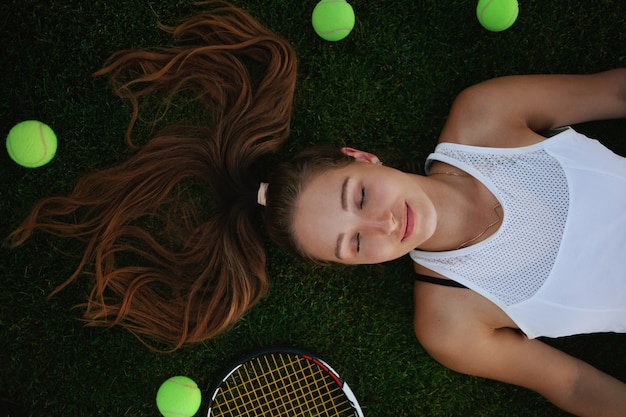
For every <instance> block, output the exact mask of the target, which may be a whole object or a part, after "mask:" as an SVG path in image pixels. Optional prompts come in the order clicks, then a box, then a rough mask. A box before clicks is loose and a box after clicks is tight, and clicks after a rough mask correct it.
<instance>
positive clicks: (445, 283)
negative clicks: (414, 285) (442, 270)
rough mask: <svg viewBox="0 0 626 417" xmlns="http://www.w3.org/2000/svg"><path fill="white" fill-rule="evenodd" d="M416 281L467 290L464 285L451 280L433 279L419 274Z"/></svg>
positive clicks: (416, 275)
mask: <svg viewBox="0 0 626 417" xmlns="http://www.w3.org/2000/svg"><path fill="white" fill-rule="evenodd" d="M414 277H415V281H422V282H428V283H429V284H436V285H443V286H446V287H455V288H467V287H466V286H465V285H463V284H459V283H458V282H456V281H452V280H451V279H443V278H436V277H431V276H429V275H422V274H418V273H417V272H416V273H415V275H414Z"/></svg>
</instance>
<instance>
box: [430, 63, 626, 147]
mask: <svg viewBox="0 0 626 417" xmlns="http://www.w3.org/2000/svg"><path fill="white" fill-rule="evenodd" d="M622 117H626V68H621V69H615V70H610V71H605V72H601V73H597V74H591V75H519V76H509V77H501V78H494V79H492V80H489V81H485V82H483V83H480V84H477V85H475V86H472V87H469V88H467V89H466V90H464V91H463V92H461V94H459V96H458V97H457V99H456V100H455V102H454V104H453V105H452V109H451V110H450V115H449V117H448V121H447V122H446V125H445V126H444V128H443V130H442V133H441V136H440V141H442V142H457V143H464V144H468V145H477V146H492V147H514V146H523V145H528V144H532V143H535V142H538V141H540V140H542V138H541V136H539V135H537V134H536V133H535V132H538V131H541V130H544V129H550V128H556V127H562V126H567V125H571V124H576V123H582V122H587V121H592V120H604V119H616V118H622Z"/></svg>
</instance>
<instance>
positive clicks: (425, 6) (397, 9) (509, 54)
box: [0, 0, 626, 417]
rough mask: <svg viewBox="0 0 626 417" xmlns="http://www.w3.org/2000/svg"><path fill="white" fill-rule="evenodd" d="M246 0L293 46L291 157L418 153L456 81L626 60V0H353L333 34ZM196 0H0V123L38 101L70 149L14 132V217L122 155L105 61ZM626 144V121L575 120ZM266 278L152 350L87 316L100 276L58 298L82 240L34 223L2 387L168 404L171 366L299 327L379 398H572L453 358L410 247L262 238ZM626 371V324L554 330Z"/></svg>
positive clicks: (11, 306) (507, 406) (615, 370)
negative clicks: (498, 2) (433, 322)
mask: <svg viewBox="0 0 626 417" xmlns="http://www.w3.org/2000/svg"><path fill="white" fill-rule="evenodd" d="M235 3H236V4H237V5H239V6H241V7H243V8H245V9H246V10H248V11H249V12H250V13H252V14H253V15H254V16H255V17H256V18H257V19H258V20H260V21H261V22H262V23H264V24H265V25H266V26H268V27H270V28H271V29H273V30H274V31H276V32H278V33H280V34H281V35H283V36H285V37H286V38H288V39H289V40H290V41H291V42H292V43H293V45H294V46H295V48H296V50H297V52H298V55H299V65H300V67H299V68H300V69H299V83H298V89H297V95H296V107H295V113H294V119H293V135H292V139H291V141H290V142H289V143H288V144H287V146H286V147H285V149H284V151H282V152H281V155H280V156H281V157H282V156H286V155H289V154H292V153H293V152H294V151H295V150H298V149H301V148H304V147H306V146H309V145H311V144H319V143H324V142H329V143H332V144H336V145H338V146H339V145H343V144H350V145H353V146H356V147H360V148H363V149H366V150H370V151H373V152H375V153H381V154H382V155H385V156H388V158H393V157H394V155H395V156H396V157H397V156H403V157H406V158H407V159H409V160H413V161H416V162H417V164H416V165H417V166H418V167H419V166H421V161H422V160H423V159H424V157H425V156H426V155H427V154H428V153H429V152H430V151H431V149H432V147H433V144H434V143H435V141H436V139H437V134H438V132H439V130H440V129H441V127H442V125H443V123H444V121H445V118H446V114H447V109H448V107H449V105H450V103H451V101H452V100H453V98H454V96H455V95H456V93H458V92H459V91H460V90H461V89H462V88H464V87H466V86H468V85H471V84H473V83H476V82H478V81H482V80H484V79H487V78H491V77H494V76H499V75H507V74H518V73H544V72H546V73H557V72H571V73H586V72H594V71H599V70H603V69H608V68H613V67H619V66H625V65H626V47H625V45H626V29H625V28H626V2H623V1H621V0H598V1H593V2H589V1H587V2H574V1H569V0H556V1H550V2H548V1H542V2H539V1H537V2H535V1H526V2H522V4H521V11H520V15H519V19H518V21H517V22H516V23H515V25H514V26H513V27H512V28H511V29H509V30H507V31H505V32H502V33H497V34H496V33H491V32H487V31H485V30H483V29H482V28H481V27H480V26H479V24H478V23H477V21H476V19H475V17H474V16H475V15H474V10H475V5H476V2H475V1H460V0H452V1H434V0H420V1H416V0H396V1H393V2H392V1H381V0H353V1H352V4H353V6H354V9H355V10H356V14H357V23H356V27H355V29H354V31H353V33H352V34H351V35H350V36H349V37H348V38H347V39H345V40H343V41H341V42H338V43H328V42H325V41H323V40H321V39H319V38H318V37H317V36H316V35H315V34H314V33H313V31H312V28H311V26H310V22H309V19H310V13H311V11H312V9H313V7H314V5H315V1H302V0H240V1H235ZM192 10H193V7H192V6H191V5H190V3H189V2H187V1H182V0H161V1H159V2H154V1H148V0H99V1H95V0H94V1H80V0H57V1H52V2H50V1H41V0H40V1H34V0H4V1H3V2H2V3H1V5H0V34H1V37H0V54H1V55H0V57H1V60H0V80H1V84H0V97H1V98H2V101H1V102H0V132H2V134H3V135H5V134H6V133H7V132H8V130H9V129H10V127H11V126H12V125H13V124H15V123H17V122H19V121H21V120H26V119H39V120H42V121H45V122H46V123H48V124H50V125H51V126H52V127H53V128H54V130H55V131H56V133H57V135H58V136H59V139H60V144H59V149H58V153H57V157H56V158H55V159H54V160H53V161H52V162H51V163H50V164H49V165H47V166H46V167H43V168H39V169H35V170H28V169H24V168H21V167H19V166H17V165H15V164H14V163H12V162H11V161H10V159H9V158H8V156H7V154H6V153H5V152H4V151H3V152H0V160H1V162H0V164H1V167H0V172H1V173H2V177H1V178H2V184H1V186H0V197H1V198H0V213H1V215H2V222H1V229H0V234H1V235H2V236H6V235H7V234H8V233H9V232H10V230H12V229H13V228H14V227H15V226H17V225H18V224H19V222H20V220H21V219H22V217H23V216H24V215H25V214H26V212H27V211H28V210H29V207H31V206H32V204H33V203H34V202H35V201H37V200H38V199H39V198H41V197H43V196H46V195H49V194H58V193H65V192H67V191H69V190H70V189H71V187H72V185H73V184H74V182H75V180H76V179H77V178H78V177H79V176H81V175H82V174H83V173H85V172H88V171H91V170H93V169H97V168H102V167H106V166H110V165H111V164H114V163H116V162H118V161H120V160H123V159H124V158H125V157H126V156H127V155H128V151H127V150H126V149H125V145H124V143H123V133H124V130H125V127H126V123H127V121H128V117H129V109H128V107H127V106H126V105H125V104H124V103H122V102H120V100H119V99H117V98H116V97H115V96H114V95H113V93H112V92H111V90H110V88H109V87H108V86H107V84H106V82H105V80H103V79H94V78H92V77H91V75H90V74H91V73H92V72H93V71H95V70H97V69H98V68H99V67H100V66H101V65H102V63H103V62H104V60H105V59H106V58H107V57H108V55H109V54H111V53H112V52H114V51H116V50H118V49H122V48H129V47H144V46H152V45H160V44H164V43H166V42H167V41H168V38H167V36H166V35H165V34H163V33H162V32H160V31H159V30H158V29H157V28H156V25H155V23H156V22H157V20H160V21H162V22H163V23H167V24H172V23H174V22H176V21H177V20H178V19H179V18H181V17H184V16H186V15H188V14H189V13H191V12H192ZM581 129H582V130H583V131H584V132H585V133H588V134H590V135H595V136H599V137H601V138H603V139H605V140H606V142H607V143H608V144H609V145H611V146H612V147H613V148H614V149H615V150H616V151H617V152H619V153H621V154H626V142H624V139H625V138H624V132H625V131H626V123H625V122H624V121H623V120H622V121H614V122H602V123H590V124H586V125H584V126H581ZM268 247H269V252H270V274H271V277H272V283H273V285H272V288H271V291H270V292H269V294H268V295H267V296H266V297H265V298H264V299H263V301H262V302H261V303H260V304H259V305H257V306H256V307H255V308H253V309H252V310H251V311H250V312H249V313H248V314H247V315H246V316H245V317H244V318H243V319H242V320H241V321H240V322H239V323H238V324H237V325H236V326H234V327H233V328H232V329H231V330H229V331H227V332H225V333H223V334H221V335H219V336H218V337H216V338H215V339H213V340H210V341H208V342H205V343H201V344H198V345H194V346H189V347H186V348H183V349H181V350H180V351H177V352H175V353H173V354H158V353H154V352H152V351H150V350H147V349H146V348H145V347H143V346H142V345H141V344H140V343H139V342H138V341H137V340H136V339H134V338H133V337H132V336H131V335H130V334H128V333H126V332H124V331H121V330H118V329H113V330H103V329H93V328H85V327H83V324H82V323H81V322H80V321H79V320H77V317H79V314H80V312H79V311H76V310H74V309H73V308H72V306H73V305H75V304H77V303H79V302H81V301H82V300H83V299H84V297H85V295H86V292H87V290H88V288H89V284H88V282H77V283H75V284H73V285H71V286H70V287H69V288H68V289H67V290H65V291H63V292H61V293H60V294H59V295H57V296H55V297H53V298H52V299H50V300H48V299H46V294H48V293H49V292H50V291H51V290H52V289H53V288H54V287H55V286H57V285H58V284H59V283H61V282H62V281H64V279H65V278H66V277H67V276H68V274H69V273H70V272H71V271H72V270H73V268H74V266H75V262H76V260H77V259H76V256H77V254H79V253H80V247H77V245H76V244H73V243H71V242H64V241H59V240H56V239H53V238H51V237H49V236H43V235H37V236H35V238H34V239H32V240H31V241H29V242H28V243H27V244H26V245H25V246H24V247H22V248H20V249H18V250H7V249H6V248H3V249H2V251H1V253H0V256H1V258H0V259H1V260H0V262H1V263H0V265H1V267H2V280H1V281H0V285H1V286H2V289H1V290H0V397H6V398H11V399H14V400H16V401H19V402H20V403H22V404H23V405H24V407H25V408H26V409H27V410H28V411H29V413H30V414H31V415H33V416H35V415H36V416H43V415H48V416H156V415H158V411H157V410H156V406H155V402H154V397H155V394H156V390H157V388H158V386H159V385H160V383H161V382H162V381H163V380H165V379H166V378H168V377H169V376H172V375H177V374H184V375H188V376H190V377H191V378H194V379H195V380H196V381H197V382H198V383H199V385H200V387H201V389H202V390H203V392H204V393H207V392H208V386H209V385H210V384H211V382H212V381H213V378H214V377H215V376H216V374H217V372H218V371H219V370H220V369H221V368H222V367H223V366H224V365H225V364H226V363H228V362H229V361H230V360H232V359H233V358H234V357H236V356H238V355H239V354H240V353H242V352H245V351H247V350H250V349H254V348H258V347H262V346H268V345H276V344H293V345H297V346H300V347H303V348H307V349H310V350H313V351H316V352H318V353H319V354H320V355H322V356H323V357H325V358H326V359H327V360H328V361H329V362H330V363H331V364H333V365H334V366H335V367H336V368H337V370H338V371H339V372H340V373H341V374H342V375H343V376H344V377H345V378H346V380H347V381H348V382H349V384H350V385H351V387H352V388H353V390H354V391H355V394H356V395H357V397H358V398H359V399H360V401H361V403H362V405H363V408H364V410H365V413H366V415H367V416H369V417H378V416H382V417H385V416H393V417H401V416H481V417H482V416H513V417H515V416H518V417H519V416H546V417H547V416H561V415H565V414H564V413H561V412H560V411H558V410H556V409H555V408H554V407H553V406H551V405H550V404H549V403H547V402H546V401H545V400H544V399H542V398H541V397H539V396H538V395H536V394H534V393H532V392H530V391H527V390H525V389H522V388H518V387H513V386H509V385H505V384H500V383H497V382H493V381H486V380H483V379H480V378H473V377H468V376H464V375H459V374H456V373H454V372H451V371H448V370H446V369H444V368H443V367H441V366H440V365H438V364H437V363H436V362H435V361H434V360H432V359H431V358H430V357H429V356H428V355H427V354H426V353H425V351H424V350H423V349H422V347H421V346H420V345H419V343H418V342H417V341H416V339H415V338H414V336H413V332H412V325H411V323H412V318H411V316H412V283H411V279H410V277H409V272H410V270H411V266H410V261H409V260H408V259H404V260H399V261H397V262H394V263H391V264H387V265H384V266H367V267H365V266H363V267H355V268H343V267H330V268H316V267H311V266H309V265H305V264H303V263H301V262H299V261H296V260H294V259H292V258H290V257H288V256H285V255H284V254H282V253H281V252H280V251H278V250H277V249H275V248H273V247H272V246H271V245H269V244H268ZM551 343H554V344H555V345H557V346H558V347H560V348H562V349H565V350H567V351H569V352H572V353H573V354H575V355H577V356H579V357H582V358H584V359H585V360H588V361H590V362H591V363H593V364H594V365H596V366H598V367H600V368H601V369H603V370H606V371H607V372H609V373H611V374H613V375H616V376H617V377H619V378H621V379H622V380H626V360H625V359H624V355H623V352H624V351H625V348H626V337H625V336H622V335H598V336H585V337H572V338H567V339H563V340H558V341H552V342H551Z"/></svg>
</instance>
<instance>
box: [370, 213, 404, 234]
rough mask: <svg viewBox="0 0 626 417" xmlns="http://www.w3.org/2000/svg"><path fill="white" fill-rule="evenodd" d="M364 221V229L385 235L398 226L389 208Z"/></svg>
mask: <svg viewBox="0 0 626 417" xmlns="http://www.w3.org/2000/svg"><path fill="white" fill-rule="evenodd" d="M364 222H365V224H364V227H365V229H366V230H370V231H372V232H375V233H382V234H385V235H390V234H392V233H393V232H395V231H396V230H397V229H398V227H400V223H399V222H398V220H397V219H396V218H395V216H394V215H393V213H392V211H391V210H387V211H385V212H383V213H382V214H380V215H377V216H371V217H368V218H366V219H365V220H364Z"/></svg>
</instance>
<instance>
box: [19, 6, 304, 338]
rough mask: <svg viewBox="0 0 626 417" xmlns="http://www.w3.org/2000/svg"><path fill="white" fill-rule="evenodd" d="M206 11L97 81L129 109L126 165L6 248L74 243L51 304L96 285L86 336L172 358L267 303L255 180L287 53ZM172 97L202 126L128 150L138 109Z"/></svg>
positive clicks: (285, 77)
mask: <svg viewBox="0 0 626 417" xmlns="http://www.w3.org/2000/svg"><path fill="white" fill-rule="evenodd" d="M204 6H211V10H209V11H207V12H204V13H199V14H197V15H194V16H192V17H190V18H187V19H186V20H183V21H182V22H181V23H180V24H178V25H177V26H175V27H171V28H169V27H164V29H165V30H167V31H168V32H170V33H171V34H172V35H173V37H174V39H175V43H174V44H173V45H172V46H170V47H166V48H161V49H155V50H128V51H121V52H118V53H116V54H114V55H112V57H111V58H110V60H109V61H108V62H107V64H106V66H105V67H104V68H103V69H102V70H100V71H98V72H97V75H107V76H108V77H109V78H110V80H111V81H112V83H113V85H114V87H115V90H116V92H117V94H118V95H119V96H121V97H123V98H126V99H128V100H130V102H131V103H132V106H133V114H132V118H131V121H130V123H129V127H128V130H127V132H126V140H127V141H128V143H129V145H131V147H134V148H135V149H136V153H134V154H133V155H132V156H131V157H130V159H129V160H128V161H126V162H124V163H122V164H121V165H119V166H116V167H113V168H109V169H106V170H104V171H101V172H96V173H93V174H90V175H87V176H85V177H83V178H82V179H81V180H80V181H79V182H78V183H77V185H76V186H75V188H74V190H73V191H72V193H71V194H70V195H69V196H67V197H49V198H45V199H43V200H42V201H40V202H39V203H37V204H36V206H35V207H34V209H33V211H32V212H31V214H30V215H29V216H28V217H27V218H26V219H25V221H24V222H23V224H21V225H20V226H19V227H18V228H17V229H16V230H15V231H14V232H12V233H11V235H10V236H9V241H10V243H11V244H12V245H13V246H18V245H20V244H22V243H24V241H25V240H26V239H27V238H28V237H29V236H30V235H31V234H32V233H33V231H35V230H43V231H45V232H48V233H52V234H54V235H59V236H62V237H70V238H75V239H78V240H79V241H81V242H83V243H84V247H85V251H84V254H83V255H82V259H81V261H80V263H79V264H78V267H77V268H76V270H75V272H74V273H73V274H72V275H71V276H70V277H69V278H68V279H67V280H66V281H65V282H64V283H62V284H61V285H60V286H59V287H58V288H57V289H56V290H55V292H56V291H59V290H61V289H62V288H64V287H65V286H67V285H68V284H69V283H70V282H72V281H73V280H75V279H76V278H77V277H78V276H79V275H82V274H93V276H94V281H95V285H94V287H93V290H92V291H91V294H90V296H89V298H88V301H87V302H86V303H85V304H84V308H85V313H84V318H85V319H86V320H87V322H88V324H89V325H104V326H113V325H121V326H123V327H124V328H126V329H128V330H129V331H131V332H132V333H133V334H135V335H136V336H137V337H138V338H139V339H140V340H142V341H144V343H147V342H146V341H145V338H146V337H147V338H149V339H153V340H156V341H159V342H164V343H166V344H167V345H169V346H170V347H171V348H172V349H176V348H178V347H180V346H181V345H182V344H184V343H186V342H196V341H201V340H203V339H206V338H208V337H211V336H213V335H214V334H216V333H217V332H219V331H221V330H223V329H225V328H226V327H228V326H229V325H230V324H231V323H233V322H234V321H235V320H236V319H238V318H239V317H240V316H241V315H242V314H243V313H244V312H245V311H246V310H247V309H248V308H249V307H250V306H251V305H253V304H254V303H256V302H257V301H258V300H259V299H260V297H261V296H262V295H263V294H264V293H265V292H266V291H267V288H268V278H267V275H266V268H265V266H266V259H265V251H264V247H263V243H262V240H261V239H260V238H259V234H258V232H257V231H256V227H257V226H258V222H259V219H260V216H259V213H258V209H257V204H256V189H257V188H258V180H257V179H255V178H254V175H253V174H254V171H255V169H256V168H255V164H257V161H259V159H260V158H262V157H263V156H265V155H267V154H269V153H272V152H274V151H275V150H276V149H277V148H278V147H279V146H280V145H281V144H282V143H283V142H284V141H285V140H286V139H287V136H288V134H289V125H290V117H291V112H292V101H293V94H294V88H295V81H296V58H295V53H294V51H293V49H292V48H291V46H290V45H289V44H288V42H286V41H285V40H283V39H282V38H280V37H279V36H277V35H275V34H273V33H271V32H270V31H268V30H267V29H265V28H264V27H263V26H261V25H260V24H259V23H257V22H256V21H255V20H254V19H253V18H252V17H250V16H249V15H248V14H246V13H245V12H243V11H242V10H240V9H238V8H235V7H233V6H232V5H230V4H228V3H225V2H220V1H210V2H205V3H204ZM180 93H183V95H185V96H186V97H187V98H188V97H189V96H191V99H192V100H193V101H194V102H195V103H199V104H201V106H202V107H203V109H204V110H205V111H206V120H207V123H206V125H202V124H198V125H195V126H184V125H172V126H169V127H167V128H165V129H163V130H162V131H161V132H159V133H158V134H157V135H156V136H155V137H153V138H152V139H151V140H149V141H148V142H147V143H146V144H145V145H141V146H139V145H136V144H134V143H133V140H132V139H131V132H132V131H133V126H134V125H135V122H136V121H137V120H138V116H139V108H140V102H141V101H142V100H141V99H144V98H146V97H147V96H153V95H155V94H156V95H157V96H158V95H159V94H160V95H162V97H163V102H166V103H169V102H171V101H172V100H173V99H174V97H175V96H180V95H181V94H180ZM198 184H200V185H201V187H203V189H204V190H205V191H206V192H207V194H210V195H211V196H212V197H213V198H214V201H215V205H216V207H217V208H216V209H215V210H213V211H214V212H213V213H210V214H209V215H207V212H208V211H211V210H210V208H209V207H206V206H210V204H207V203H206V202H205V201H204V200H203V199H199V201H196V200H197V199H196V198H195V197H194V194H193V192H192V191H189V189H190V187H191V188H193V187H195V186H197V185H198ZM185 196H187V197H186V198H185ZM207 217H208V218H207ZM163 231H165V232H163Z"/></svg>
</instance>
